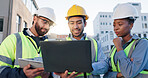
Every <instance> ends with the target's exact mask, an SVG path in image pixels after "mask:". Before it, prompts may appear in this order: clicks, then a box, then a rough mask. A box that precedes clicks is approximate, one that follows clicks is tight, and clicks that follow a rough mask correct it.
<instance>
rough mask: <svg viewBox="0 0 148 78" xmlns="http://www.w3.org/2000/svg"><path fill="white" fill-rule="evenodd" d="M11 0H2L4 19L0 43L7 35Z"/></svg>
mask: <svg viewBox="0 0 148 78" xmlns="http://www.w3.org/2000/svg"><path fill="white" fill-rule="evenodd" d="M8 10H9V0H0V18H2V19H3V32H0V43H1V42H2V40H3V38H5V35H7V28H8V27H7V25H8Z"/></svg>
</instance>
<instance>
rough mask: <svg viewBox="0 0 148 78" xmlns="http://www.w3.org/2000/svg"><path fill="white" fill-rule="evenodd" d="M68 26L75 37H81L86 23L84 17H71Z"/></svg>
mask: <svg viewBox="0 0 148 78" xmlns="http://www.w3.org/2000/svg"><path fill="white" fill-rule="evenodd" d="M68 26H69V28H70V31H71V33H72V35H73V36H74V37H81V36H82V35H83V31H84V27H85V26H86V23H84V19H83V18H82V17H71V18H70V19H69V20H68Z"/></svg>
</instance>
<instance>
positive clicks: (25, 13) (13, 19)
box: [0, 0, 38, 43]
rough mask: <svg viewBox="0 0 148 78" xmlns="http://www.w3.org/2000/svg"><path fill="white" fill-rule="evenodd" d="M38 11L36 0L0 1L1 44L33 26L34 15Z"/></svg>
mask: <svg viewBox="0 0 148 78" xmlns="http://www.w3.org/2000/svg"><path fill="white" fill-rule="evenodd" d="M37 9H38V6H37V3H36V1H35V0H0V43H1V42H2V40H3V39H4V38H6V37H7V36H8V35H10V34H12V33H16V32H19V31H22V30H23V28H24V27H31V26H32V13H34V12H35V10H37Z"/></svg>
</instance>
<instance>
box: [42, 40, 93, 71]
mask: <svg viewBox="0 0 148 78" xmlns="http://www.w3.org/2000/svg"><path fill="white" fill-rule="evenodd" d="M40 46H41V51H42V58H43V65H44V69H45V71H46V72H65V70H68V71H69V72H72V71H76V72H87V73H90V72H92V70H93V68H92V61H91V42H90V41H89V40H79V41H41V42H40Z"/></svg>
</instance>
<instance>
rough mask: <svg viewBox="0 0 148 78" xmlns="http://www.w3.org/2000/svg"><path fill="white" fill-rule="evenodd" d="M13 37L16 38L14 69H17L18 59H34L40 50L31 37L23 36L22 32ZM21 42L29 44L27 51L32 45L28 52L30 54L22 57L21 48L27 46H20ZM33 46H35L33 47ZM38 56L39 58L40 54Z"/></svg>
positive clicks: (39, 77) (38, 77)
mask: <svg viewBox="0 0 148 78" xmlns="http://www.w3.org/2000/svg"><path fill="white" fill-rule="evenodd" d="M15 36H16V41H17V42H16V58H15V60H14V67H17V68H19V64H18V58H34V57H38V51H39V50H40V47H39V48H37V45H36V43H35V41H34V40H33V39H32V38H31V37H29V36H25V35H24V34H23V32H20V33H16V34H15ZM28 38H29V39H30V40H31V41H30V40H29V39H28ZM22 41H26V44H30V45H29V46H28V48H27V49H30V47H31V45H32V48H31V49H33V51H30V52H29V53H30V54H29V53H24V55H23V47H24V48H26V47H25V46H27V45H24V44H22ZM33 45H35V46H33ZM35 47H36V48H37V50H36V48H35ZM25 54H26V55H25ZM29 55H30V56H29ZM40 56H41V52H40ZM35 78H41V76H37V77H35Z"/></svg>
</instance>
